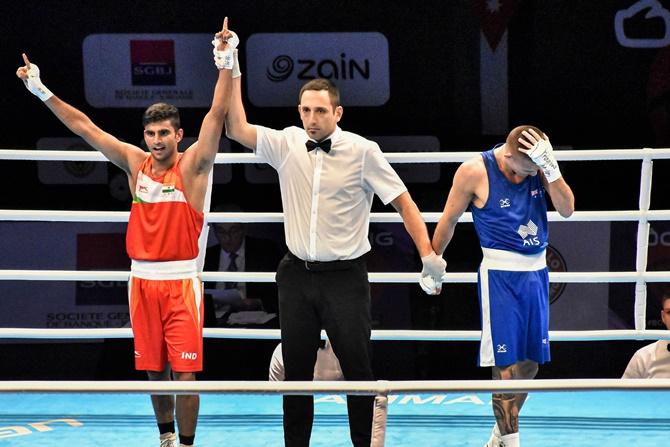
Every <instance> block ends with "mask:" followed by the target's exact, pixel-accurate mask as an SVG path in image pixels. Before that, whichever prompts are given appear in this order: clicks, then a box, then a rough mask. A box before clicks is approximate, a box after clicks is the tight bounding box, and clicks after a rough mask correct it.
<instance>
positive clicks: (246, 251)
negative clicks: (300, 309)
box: [204, 205, 282, 327]
mask: <svg viewBox="0 0 670 447" xmlns="http://www.w3.org/2000/svg"><path fill="white" fill-rule="evenodd" d="M212 211H213V212H241V209H240V208H239V207H237V206H236V205H220V206H217V207H214V209H212ZM210 225H211V228H212V232H213V233H214V236H215V238H216V240H217V242H218V244H216V245H213V246H211V247H208V248H207V252H206V255H205V266H204V271H214V272H216V271H221V272H274V271H276V270H277V266H278V265H279V261H280V260H281V257H282V254H281V252H280V250H279V248H278V247H277V244H276V243H275V242H274V241H272V240H269V239H262V238H256V237H252V236H249V235H247V227H248V226H247V224H244V223H240V222H227V223H212V224H210ZM245 310H251V311H254V310H255V311H265V312H267V313H272V314H275V315H277V313H278V304H277V285H276V284H275V283H262V282H258V283H256V282H251V283H243V282H217V283H211V282H209V283H206V284H205V320H206V321H205V326H210V327H211V326H221V325H224V324H225V321H223V319H225V318H227V316H228V314H229V313H230V312H238V311H245ZM212 320H214V321H212Z"/></svg>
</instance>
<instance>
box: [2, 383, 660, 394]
mask: <svg viewBox="0 0 670 447" xmlns="http://www.w3.org/2000/svg"><path fill="white" fill-rule="evenodd" d="M668 389H670V379H536V380H422V381H386V380H379V381H358V382H356V381H336V382H329V381H315V382H311V381H310V382H261V381H256V382H251V381H206V380H198V381H153V382H139V381H134V382H131V381H108V382H101V381H46V380H45V381H3V382H0V393H141V394H149V393H150V394H194V393H199V394H201V393H219V394H221V393H231V394H292V395H310V394H315V393H319V394H321V393H328V394H334V393H337V394H376V395H388V394H419V393H421V394H423V393H431V394H433V393H442V394H443V393H444V392H445V391H448V392H451V393H499V392H513V393H526V392H530V391H532V392H556V391H613V390H624V391H631V390H645V391H649V390H658V391H667V390H668Z"/></svg>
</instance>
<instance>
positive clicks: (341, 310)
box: [277, 253, 374, 447]
mask: <svg viewBox="0 0 670 447" xmlns="http://www.w3.org/2000/svg"><path fill="white" fill-rule="evenodd" d="M277 286H278V288H279V315H280V325H281V342H282V355H283V358H284V369H285V374H286V380H294V381H295V380H312V379H313V375H314V363H315V362H316V352H317V349H318V348H319V341H320V332H321V329H322V328H323V329H325V330H326V333H327V334H328V338H329V339H330V342H331V344H332V347H333V351H334V352H335V355H336V356H337V358H338V359H339V361H340V366H341V367H342V372H343V373H344V377H345V379H346V380H373V374H372V366H371V350H372V346H371V343H370V329H371V323H370V283H369V282H368V272H367V267H366V264H365V260H364V259H363V258H358V259H355V260H351V261H335V262H333V263H307V264H306V263H305V262H304V261H302V260H300V259H298V258H297V257H295V256H293V255H292V254H291V253H289V254H288V255H286V256H285V257H284V259H282V261H281V262H280V264H279V267H278V268H277ZM373 407H374V396H347V410H348V412H349V430H350V433H351V440H352V442H353V445H354V446H355V447H369V446H370V437H371V428H372V413H373ZM313 419H314V398H313V396H284V442H285V445H286V447H308V446H309V439H310V436H311V433H312V422H313Z"/></svg>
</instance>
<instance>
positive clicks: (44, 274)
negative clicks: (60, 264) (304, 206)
mask: <svg viewBox="0 0 670 447" xmlns="http://www.w3.org/2000/svg"><path fill="white" fill-rule="evenodd" d="M419 275H420V274H419V273H413V272H402V273H392V272H370V273H368V280H369V281H370V282H371V283H383V284H415V283H418V281H419ZM129 276H130V272H127V271H102V270H0V281H3V280H4V281H128V278H129ZM200 279H201V280H203V281H214V282H274V281H275V272H202V273H201V274H200ZM639 280H644V281H646V282H670V271H655V272H644V273H641V272H549V281H550V282H552V283H586V284H591V283H637V282H638V281H639ZM442 281H443V282H446V283H475V282H477V273H475V272H462V273H445V274H444V275H443V276H442Z"/></svg>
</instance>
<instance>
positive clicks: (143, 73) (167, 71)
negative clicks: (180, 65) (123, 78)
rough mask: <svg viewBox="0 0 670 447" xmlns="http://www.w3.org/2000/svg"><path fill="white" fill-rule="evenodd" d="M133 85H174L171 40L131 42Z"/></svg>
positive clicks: (173, 57)
mask: <svg viewBox="0 0 670 447" xmlns="http://www.w3.org/2000/svg"><path fill="white" fill-rule="evenodd" d="M130 65H131V68H132V83H133V85H175V84H176V79H177V78H176V75H175V56H174V41H173V40H131V41H130Z"/></svg>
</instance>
